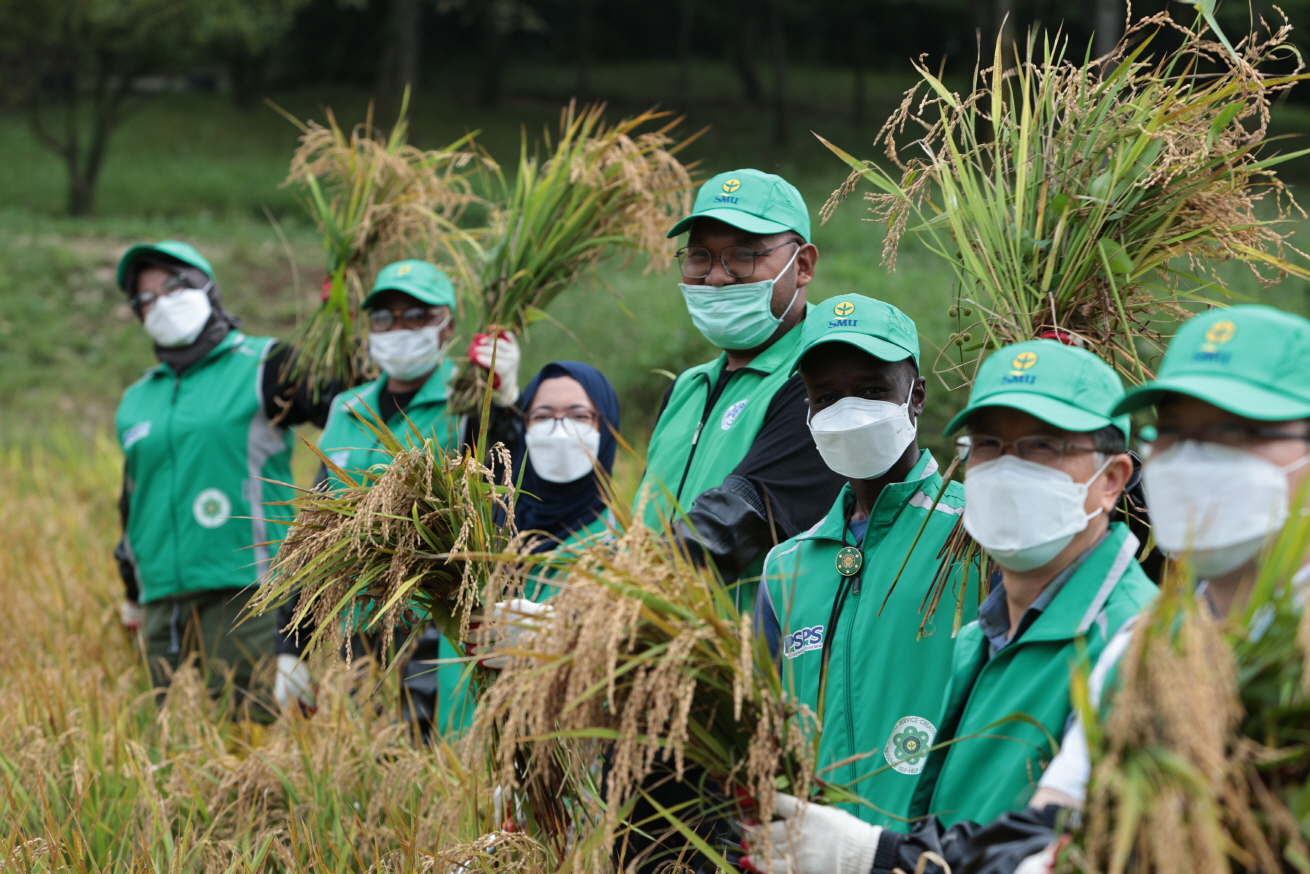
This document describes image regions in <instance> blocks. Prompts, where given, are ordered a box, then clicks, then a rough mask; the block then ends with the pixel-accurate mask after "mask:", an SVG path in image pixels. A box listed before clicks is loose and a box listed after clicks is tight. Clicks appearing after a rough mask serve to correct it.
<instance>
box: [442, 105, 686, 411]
mask: <svg viewBox="0 0 1310 874" xmlns="http://www.w3.org/2000/svg"><path fill="white" fill-rule="evenodd" d="M604 111H605V106H604V104H596V105H591V106H587V107H584V108H582V109H578V108H577V106H576V105H575V104H574V103H570V104H569V106H568V107H567V108H566V109H565V110H564V111H563V112H562V113H561V115H560V129H559V136H558V138H557V139H556V141H555V142H554V144H553V145H552V144H551V143H550V141H549V138H548V139H547V143H546V149H547V151H548V153H549V154H548V157H546V158H545V159H542V158H541V157H539V156H538V155H536V154H533V153H530V152H529V150H528V144H527V141H526V139H525V140H524V142H523V145H522V148H521V150H520V153H519V163H518V172H517V175H516V176H515V177H514V179H513V181H512V182H510V181H508V180H506V179H505V177H504V175H503V174H501V173H500V172H499V171H497V173H496V180H497V183H498V186H497V187H498V188H499V189H500V190H501V191H502V192H503V195H502V196H501V197H499V198H496V199H497V201H498V208H497V210H496V212H495V214H494V215H493V217H492V221H491V228H490V229H489V231H488V237H489V238H490V239H491V240H493V241H494V243H493V245H491V246H490V248H489V249H488V250H487V251H486V252H485V254H484V258H483V260H482V261H481V263H479V264H477V265H476V266H475V267H474V268H473V269H474V270H475V272H474V273H473V274H471V275H467V276H465V277H464V280H465V281H464V282H463V283H462V284H463V285H465V286H466V287H467V288H476V289H477V292H476V294H470V295H469V296H468V297H469V300H468V306H467V307H466V309H467V312H466V316H467V317H469V318H472V320H473V321H474V322H475V323H476V324H478V325H480V326H482V327H483V328H484V329H485V330H486V331H488V332H490V333H495V332H497V331H501V330H505V331H511V332H516V333H518V332H522V331H523V329H524V328H526V327H527V326H528V324H529V323H531V322H532V321H535V320H537V319H539V318H541V317H543V316H544V310H545V308H546V307H547V306H548V305H549V304H550V302H551V301H553V300H554V299H555V297H556V296H557V295H559V293H560V292H562V291H563V290H564V289H566V288H568V287H569V286H570V285H571V284H572V283H573V282H574V281H575V279H576V278H577V277H578V275H579V274H580V273H581V272H582V271H583V270H586V269H587V268H588V267H590V266H592V265H593V264H595V263H596V262H597V261H598V260H599V259H600V258H601V257H602V256H604V255H605V254H607V253H609V252H611V251H613V250H615V249H626V250H627V254H628V256H629V258H631V257H632V256H635V255H636V254H637V253H638V252H642V253H645V254H646V255H647V256H648V257H649V264H648V269H651V268H654V267H655V266H657V265H660V264H664V263H667V259H668V257H669V256H668V254H667V252H668V246H667V243H668V241H667V240H666V239H665V236H664V235H665V232H666V231H667V230H668V227H669V225H670V224H671V222H673V221H675V220H676V219H677V218H680V217H681V216H683V215H685V214H686V213H687V212H688V210H689V209H690V198H691V184H692V183H691V176H690V174H689V173H688V168H687V167H685V166H683V164H682V163H681V162H680V161H679V160H678V159H677V157H676V155H677V153H678V152H679V151H680V150H681V149H683V148H684V147H685V146H686V145H687V144H688V143H690V142H691V140H692V139H694V137H692V138H688V139H685V140H683V141H682V142H677V141H676V140H675V139H674V138H673V136H672V135H671V133H670V132H671V131H672V130H673V128H675V127H676V126H677V125H678V123H679V122H680V121H681V119H675V120H672V121H669V122H668V123H666V124H664V125H663V126H662V127H660V128H658V129H656V130H651V131H646V132H644V133H638V132H637V130H638V129H639V128H641V127H643V126H645V125H647V124H649V123H650V122H652V121H656V120H658V119H662V118H665V117H666V116H667V115H668V113H663V112H643V113H641V114H640V115H636V116H634V117H632V118H629V119H626V120H624V121H621V122H619V123H618V124H615V125H610V126H607V125H606V124H605V122H604V119H603V114H604ZM455 389H456V390H455V393H454V396H453V398H452V400H451V408H452V409H453V410H455V411H457V412H459V413H470V412H472V411H473V410H475V409H476V408H477V406H478V400H479V398H480V397H481V395H482V393H483V392H484V391H485V380H484V379H483V377H482V375H481V373H480V371H478V369H477V368H475V367H473V366H471V365H469V364H467V363H466V364H465V365H464V366H463V367H462V368H461V369H460V370H459V372H458V373H457V374H456V376H455Z"/></svg>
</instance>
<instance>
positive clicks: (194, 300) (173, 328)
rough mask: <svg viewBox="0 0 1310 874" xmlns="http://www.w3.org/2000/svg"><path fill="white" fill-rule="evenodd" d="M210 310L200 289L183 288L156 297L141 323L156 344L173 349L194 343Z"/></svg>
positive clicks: (207, 296) (209, 304)
mask: <svg viewBox="0 0 1310 874" xmlns="http://www.w3.org/2000/svg"><path fill="white" fill-rule="evenodd" d="M213 313H214V305H213V304H211V303H210V302H209V295H208V294H206V293H205V291H204V290H203V289H199V288H183V289H181V290H179V291H175V292H173V293H172V294H166V295H163V296H162V297H160V298H158V299H156V300H155V302H154V304H153V305H152V306H151V307H150V310H149V311H148V312H147V313H146V316H145V319H144V320H143V323H144V325H145V329H146V333H147V334H149V335H150V339H152V340H154V341H155V343H156V345H159V346H162V347H164V348H165V349H173V348H177V347H180V346H190V345H191V344H192V343H194V342H196V338H197V337H199V336H200V332H201V331H203V330H204V329H205V325H206V324H207V323H208V322H209V317H210V316H211V315H213Z"/></svg>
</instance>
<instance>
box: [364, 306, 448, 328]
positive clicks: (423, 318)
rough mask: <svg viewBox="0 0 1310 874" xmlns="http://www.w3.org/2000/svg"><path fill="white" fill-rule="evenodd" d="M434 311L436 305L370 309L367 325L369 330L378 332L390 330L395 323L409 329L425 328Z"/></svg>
mask: <svg viewBox="0 0 1310 874" xmlns="http://www.w3.org/2000/svg"><path fill="white" fill-rule="evenodd" d="M436 311H437V308H436V307H406V308H405V309H403V310H387V309H380V308H379V309H371V310H369V311H368V327H369V330H371V331H376V332H378V333H381V332H383V331H390V330H391V329H392V328H394V327H395V326H396V325H397V324H399V325H400V326H401V327H402V328H409V329H410V330H416V329H418V328H425V327H427V324H428V322H429V321H431V320H432V316H433V314H434V313H436Z"/></svg>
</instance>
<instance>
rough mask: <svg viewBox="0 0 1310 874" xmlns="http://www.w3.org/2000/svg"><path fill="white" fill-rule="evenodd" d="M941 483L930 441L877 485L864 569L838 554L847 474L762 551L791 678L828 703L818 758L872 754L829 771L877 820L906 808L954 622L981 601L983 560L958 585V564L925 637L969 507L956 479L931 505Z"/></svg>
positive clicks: (802, 695) (821, 710) (855, 809)
mask: <svg viewBox="0 0 1310 874" xmlns="http://www.w3.org/2000/svg"><path fill="white" fill-rule="evenodd" d="M941 490H942V478H941V475H940V474H939V473H938V471H937V462H936V461H935V460H934V459H933V457H932V455H931V454H929V453H928V452H927V451H926V450H925V451H924V452H922V453H921V454H920V456H919V462H918V464H916V465H915V467H914V470H913V471H912V472H911V473H910V475H909V476H908V477H906V479H905V482H901V483H894V484H892V485H889V486H887V487H886V488H884V489H883V491H882V494H880V495H879V496H878V500H877V502H876V503H875V504H874V507H873V511H872V513H871V514H870V516H869V525H868V528H867V529H866V530H865V534H864V541H863V543H862V544H860V546H861V550H862V552H863V557H864V561H863V565H862V568H861V570H860V572H859V573H858V574H857V575H855V576H851V577H843V576H842V575H841V574H840V573H838V571H837V565H836V562H837V553H838V551H839V550H841V549H842V548H843V546H844V545H847V544H852V541H851V537H850V533H849V532H844V529H845V527H846V518H847V516H848V514H849V512H850V509H851V506H852V504H853V503H854V500H855V495H854V493H853V492H852V490H851V487H850V485H847V486H845V487H844V488H843V489H842V492H841V494H840V495H839V496H838V498H837V502H836V503H835V504H834V505H833V508H832V510H830V511H829V512H828V515H827V517H825V518H824V519H823V520H821V521H820V522H819V523H818V524H817V525H815V526H814V527H813V528H811V529H810V530H809V531H806V532H805V533H803V534H800V535H798V536H796V537H794V538H792V539H791V540H788V541H786V542H785V543H782V544H780V545H778V546H777V547H774V549H773V550H771V551H770V552H769V555H768V558H767V559H766V560H765V563H764V584H763V586H762V587H761V594H760V603H761V609H762V610H768V611H772V613H773V615H774V616H776V617H777V619H778V625H779V627H780V628H781V630H782V637H781V642H782V646H781V654H780V659H779V661H780V669H781V673H782V677H783V684H784V686H785V687H786V688H788V689H789V690H790V691H791V692H792V693H793V694H794V695H795V696H796V698H797V700H799V701H800V703H802V704H805V705H806V706H808V707H809V708H810V709H811V710H813V711H814V712H815V713H816V714H821V720H822V731H821V734H820V740H819V768H820V770H822V769H825V768H829V767H830V766H832V765H833V764H834V763H835V762H840V761H844V760H847V759H850V758H851V757H852V756H856V755H860V754H863V755H864V756H865V758H862V759H860V760H858V761H853V762H850V763H848V764H845V765H842V766H839V767H834V768H832V769H831V770H828V771H826V772H824V773H823V774H822V777H823V779H824V780H826V781H828V782H831V783H834V784H837V785H841V786H848V787H849V788H850V789H851V790H852V791H854V792H856V793H857V794H858V795H859V796H860V797H862V798H864V799H866V800H867V801H868V802H869V803H870V804H873V805H876V806H877V808H879V809H881V810H882V811H885V814H884V813H879V811H878V810H875V809H874V808H871V807H867V806H864V805H854V804H851V805H843V806H844V807H845V808H846V809H847V810H848V811H849V812H850V813H852V814H855V815H856V816H859V817H860V818H861V819H863V820H864V821H866V822H869V823H872V824H874V825H880V826H891V827H895V826H896V825H897V824H898V820H896V819H893V818H892V817H904V816H905V815H906V812H907V810H908V808H909V805H910V799H911V797H912V796H913V794H914V787H915V784H916V783H917V780H918V778H917V775H918V774H919V772H920V771H922V770H923V767H924V763H925V762H926V760H927V757H926V756H922V755H921V756H915V755H914V753H915V752H916V751H919V750H927V749H928V748H929V747H930V746H931V745H932V742H933V738H934V737H935V736H936V734H937V727H938V725H939V724H940V720H939V711H940V709H941V706H942V692H943V690H944V689H945V686H946V681H947V679H948V678H949V677H950V672H951V654H952V652H953V651H954V649H955V640H954V638H953V637H952V634H951V630H952V627H953V623H954V621H955V611H956V605H957V597H958V599H959V600H958V604H959V608H960V609H961V610H962V611H963V620H964V621H971V620H972V619H973V618H974V617H975V616H976V615H977V612H978V571H977V570H976V569H975V570H974V572H973V574H972V575H971V579H969V580H967V585H966V586H965V590H964V591H962V592H958V593H956V592H955V585H958V582H959V579H958V574H957V577H956V579H955V580H954V585H953V584H952V583H948V589H947V591H946V593H945V594H944V595H943V596H942V600H941V603H940V604H939V605H938V608H937V611H936V614H935V615H934V618H933V620H932V622H930V623H929V625H928V631H929V632H930V633H928V634H926V635H925V636H924V637H923V638H922V639H920V638H919V626H920V624H921V623H922V621H923V615H922V613H921V612H920V611H921V609H922V607H923V601H924V595H925V594H926V593H927V592H928V586H929V584H930V583H931V582H932V580H933V578H934V577H935V576H936V575H937V570H938V568H939V567H940V565H941V559H940V557H939V555H940V552H941V548H942V544H943V543H944V542H945V541H946V538H947V536H948V535H949V534H950V533H951V531H952V530H953V529H954V528H955V524H956V522H957V521H958V520H959V518H960V514H961V513H962V512H963V511H964V487H963V486H962V485H960V484H959V483H951V484H950V485H949V486H948V487H947V489H946V492H945V494H942V495H941V500H940V501H939V502H938V503H937V505H936V507H935V508H934V509H932V510H930V509H929V508H930V507H932V506H933V502H934V501H936V500H937V498H938V495H939V494H941ZM925 521H926V523H927V524H926V526H925V524H924V523H925ZM920 532H922V533H920ZM843 533H845V537H844V538H843ZM915 538H918V542H917V543H916V542H915ZM911 549H913V552H911ZM907 555H909V556H910V559H909V562H908V563H906V564H905V570H904V571H903V572H902V571H901V565H902V563H904V562H905V558H906V556H907ZM898 572H900V579H899V580H898V581H897V582H896V586H895V588H894V589H893V588H892V581H893V580H895V579H896V575H897V573H898ZM889 591H890V592H891V597H890V598H887V594H888V592H889ZM884 599H886V606H884V605H883V601H884ZM839 601H840V607H837V606H836V605H837V603H838V602H839ZM880 611H881V612H880ZM825 653H826V655H827V660H828V664H827V668H826V676H825V670H824V668H823V662H824V656H825ZM821 678H822V682H823V684H824V691H823V693H822V700H820V683H821Z"/></svg>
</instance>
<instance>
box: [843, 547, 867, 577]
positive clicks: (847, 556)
mask: <svg viewBox="0 0 1310 874" xmlns="http://www.w3.org/2000/svg"><path fill="white" fill-rule="evenodd" d="M863 566H864V553H862V552H860V550H859V549H858V548H857V547H854V546H843V547H842V548H841V549H839V550H837V573H839V574H841V575H842V576H843V577H853V576H855V575H856V574H858V573H859V572H860V568H861V567H863Z"/></svg>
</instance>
